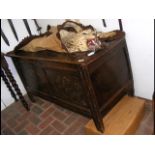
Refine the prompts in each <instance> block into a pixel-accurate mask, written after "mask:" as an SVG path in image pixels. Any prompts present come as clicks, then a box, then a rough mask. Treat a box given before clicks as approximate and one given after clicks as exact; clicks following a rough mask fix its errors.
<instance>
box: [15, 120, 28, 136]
mask: <svg viewBox="0 0 155 155" xmlns="http://www.w3.org/2000/svg"><path fill="white" fill-rule="evenodd" d="M26 125H28V121H27V120H24V121H22V122H19V123H18V125H17V126H16V127H15V129H14V131H15V132H16V133H17V134H18V132H20V131H21V130H23V129H24V128H25V127H26Z"/></svg>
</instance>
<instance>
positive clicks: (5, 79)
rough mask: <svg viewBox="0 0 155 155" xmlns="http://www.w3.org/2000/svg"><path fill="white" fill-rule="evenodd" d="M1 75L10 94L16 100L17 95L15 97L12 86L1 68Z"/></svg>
mask: <svg viewBox="0 0 155 155" xmlns="http://www.w3.org/2000/svg"><path fill="white" fill-rule="evenodd" d="M1 77H2V79H3V81H4V83H5V85H6V87H7V88H8V90H9V92H10V94H11V96H12V97H13V98H14V100H15V101H18V99H17V97H16V94H15V93H14V91H13V89H12V86H11V85H10V82H9V80H8V78H7V76H6V75H5V73H4V71H3V69H2V68H1Z"/></svg>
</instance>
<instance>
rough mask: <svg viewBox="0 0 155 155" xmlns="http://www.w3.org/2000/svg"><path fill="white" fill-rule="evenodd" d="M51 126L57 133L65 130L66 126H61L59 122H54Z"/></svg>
mask: <svg viewBox="0 0 155 155" xmlns="http://www.w3.org/2000/svg"><path fill="white" fill-rule="evenodd" d="M52 126H53V127H54V128H55V129H57V130H58V131H59V132H63V131H64V130H65V129H66V126H65V125H64V124H62V123H61V122H60V121H58V120H55V121H54V122H53V123H52Z"/></svg>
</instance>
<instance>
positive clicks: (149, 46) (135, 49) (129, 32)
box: [1, 19, 154, 109]
mask: <svg viewBox="0 0 155 155" xmlns="http://www.w3.org/2000/svg"><path fill="white" fill-rule="evenodd" d="M63 21H64V20H63V19H60V20H58V19H53V20H51V19H44V20H43V19H40V20H38V23H39V25H40V26H41V27H42V28H43V29H42V32H45V30H46V26H47V25H48V24H50V25H57V24H61V23H62V22H63ZM80 21H81V22H82V23H83V24H86V25H89V24H91V25H93V26H94V27H96V29H97V30H99V31H110V30H114V29H118V28H119V26H118V22H117V20H112V19H109V20H106V22H107V25H108V28H104V27H103V23H102V21H101V20H100V19H81V20H80ZM13 22H14V24H15V27H16V30H17V33H18V36H19V39H20V40H22V39H23V38H24V37H26V36H28V33H27V31H26V29H25V27H24V24H23V22H22V20H13ZM28 22H29V25H30V27H31V30H32V33H33V34H37V31H36V27H35V25H34V22H33V21H32V20H28ZM123 25H124V30H125V32H126V39H127V44H128V48H129V55H130V59H131V64H132V69H133V75H134V82H135V94H136V96H139V97H144V98H147V99H151V98H152V94H153V91H154V31H153V30H154V21H153V20H147V19H145V20H138V19H136V20H131V19H130V20H129V19H126V20H123ZM1 27H2V29H3V31H4V32H5V34H6V36H7V37H8V38H9V41H10V44H11V46H10V47H8V46H7V45H6V44H5V43H4V41H3V39H2V38H1V51H2V52H4V53H6V52H8V51H11V50H13V48H14V47H15V46H16V45H17V44H18V42H17V41H16V40H15V38H14V36H13V34H12V32H11V29H10V27H9V25H8V22H7V20H2V21H1ZM7 61H8V63H9V66H10V69H11V71H12V72H13V75H14V77H15V79H16V80H17V83H18V84H19V87H20V88H21V90H22V93H24V94H25V93H26V91H25V89H24V87H23V85H22V83H21V80H20V78H19V76H18V74H17V72H16V70H15V68H14V66H13V64H12V61H11V60H10V59H9V58H8V59H7ZM1 90H2V92H1V108H2V109H4V108H5V106H4V104H5V105H6V106H8V105H10V104H11V103H12V102H13V99H12V97H11V95H10V93H9V92H8V90H7V88H6V86H5V85H4V82H3V81H2V80H1Z"/></svg>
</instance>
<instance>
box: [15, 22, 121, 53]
mask: <svg viewBox="0 0 155 155" xmlns="http://www.w3.org/2000/svg"><path fill="white" fill-rule="evenodd" d="M117 33H118V31H111V32H107V33H104V32H97V31H96V29H95V28H94V27H93V26H91V25H88V26H84V25H83V24H81V23H80V22H79V21H78V20H76V21H73V20H66V21H65V22H64V23H63V24H61V25H58V26H48V27H47V32H46V33H44V34H42V35H40V36H32V37H28V38H25V39H24V40H23V41H22V42H21V43H20V44H19V45H18V46H17V47H16V48H15V50H18V51H19V50H22V51H26V52H38V51H44V50H49V51H55V52H61V53H75V52H86V51H96V50H97V49H100V48H103V44H102V42H104V41H112V40H115V39H116V38H117V37H116V36H117Z"/></svg>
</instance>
